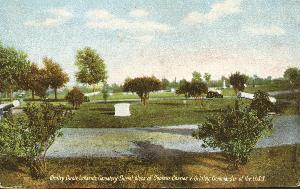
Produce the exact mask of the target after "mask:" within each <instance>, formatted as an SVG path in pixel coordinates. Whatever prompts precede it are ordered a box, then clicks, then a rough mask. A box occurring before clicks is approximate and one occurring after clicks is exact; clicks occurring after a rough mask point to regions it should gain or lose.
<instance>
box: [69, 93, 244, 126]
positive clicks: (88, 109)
mask: <svg viewBox="0 0 300 189" xmlns="http://www.w3.org/2000/svg"><path fill="white" fill-rule="evenodd" d="M234 101H235V99H230V98H228V99H210V100H204V101H202V102H203V103H202V105H201V102H200V101H199V100H187V104H184V103H183V100H160V101H149V103H148V104H147V105H146V107H145V106H143V105H142V104H141V103H140V102H132V103H131V105H130V111H131V116H129V117H115V116H114V104H115V103H84V104H83V105H82V106H81V107H80V109H78V110H76V112H75V115H74V118H73V119H72V120H71V121H69V122H68V123H67V124H66V125H65V127H75V128H130V127H152V126H171V125H182V124H200V123H203V121H204V120H205V119H206V117H207V116H211V115H215V114H216V113H218V112H221V111H222V109H224V108H225V107H226V106H228V105H230V106H233V105H234ZM240 101H241V102H242V103H243V104H245V105H247V104H249V103H250V101H249V100H246V99H242V100H240Z"/></svg>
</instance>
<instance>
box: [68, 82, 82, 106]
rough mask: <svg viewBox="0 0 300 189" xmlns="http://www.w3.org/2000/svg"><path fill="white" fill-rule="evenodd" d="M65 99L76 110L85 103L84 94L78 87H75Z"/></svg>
mask: <svg viewBox="0 0 300 189" xmlns="http://www.w3.org/2000/svg"><path fill="white" fill-rule="evenodd" d="M65 98H66V100H67V101H68V103H69V104H71V105H72V106H73V108H74V109H78V108H79V107H80V105H81V104H82V103H83V102H84V101H85V98H84V94H83V93H82V92H81V91H80V89H79V88H78V87H74V88H73V89H72V90H71V91H69V92H68V94H67V95H66V97H65Z"/></svg>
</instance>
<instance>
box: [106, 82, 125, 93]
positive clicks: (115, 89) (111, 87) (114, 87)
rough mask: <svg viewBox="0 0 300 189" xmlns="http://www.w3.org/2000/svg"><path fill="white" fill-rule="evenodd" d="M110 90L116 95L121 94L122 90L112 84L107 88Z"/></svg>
mask: <svg viewBox="0 0 300 189" xmlns="http://www.w3.org/2000/svg"><path fill="white" fill-rule="evenodd" d="M108 87H109V89H110V90H112V91H113V92H114V93H118V92H122V91H123V88H122V86H120V85H118V84H116V83H113V84H111V85H110V86H108Z"/></svg>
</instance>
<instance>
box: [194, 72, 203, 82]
mask: <svg viewBox="0 0 300 189" xmlns="http://www.w3.org/2000/svg"><path fill="white" fill-rule="evenodd" d="M192 75H193V78H192V81H202V78H201V77H202V76H201V73H200V72H197V71H194V72H193V73H192Z"/></svg>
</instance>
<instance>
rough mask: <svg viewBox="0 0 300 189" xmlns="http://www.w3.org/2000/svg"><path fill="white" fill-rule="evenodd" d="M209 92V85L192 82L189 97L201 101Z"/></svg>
mask: <svg viewBox="0 0 300 189" xmlns="http://www.w3.org/2000/svg"><path fill="white" fill-rule="evenodd" d="M207 92H208V87H207V84H206V83H204V82H201V81H192V82H191V84H190V87H189V95H190V96H192V97H194V98H198V99H200V98H201V97H202V95H204V94H206V93H207Z"/></svg>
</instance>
